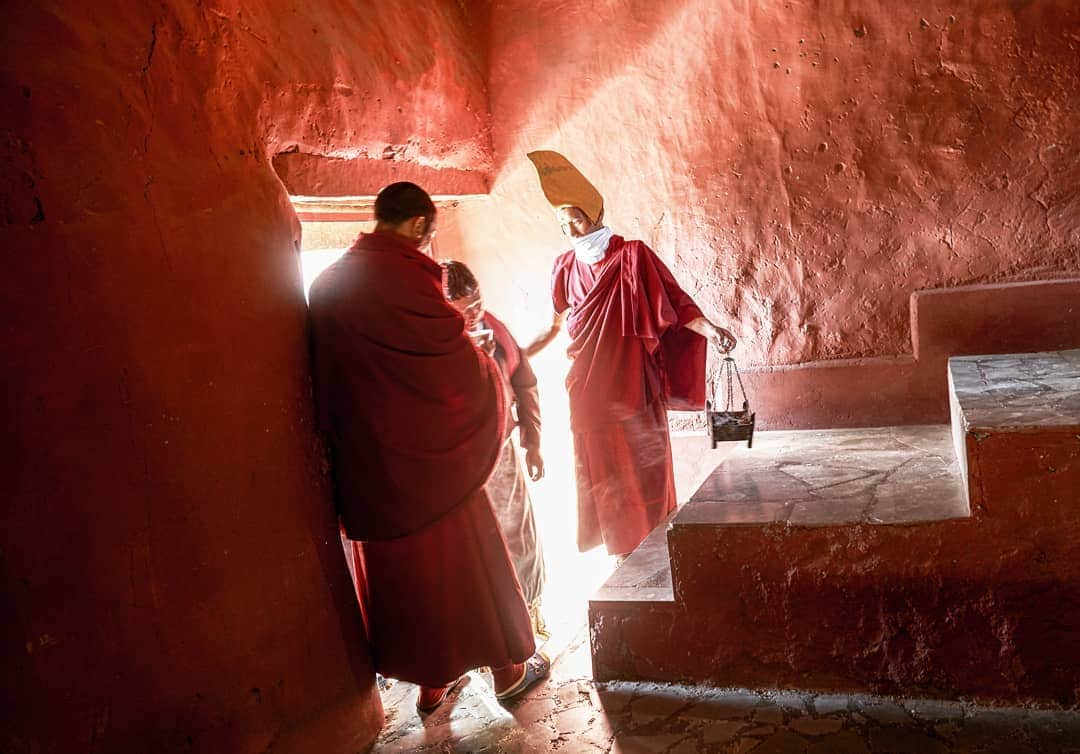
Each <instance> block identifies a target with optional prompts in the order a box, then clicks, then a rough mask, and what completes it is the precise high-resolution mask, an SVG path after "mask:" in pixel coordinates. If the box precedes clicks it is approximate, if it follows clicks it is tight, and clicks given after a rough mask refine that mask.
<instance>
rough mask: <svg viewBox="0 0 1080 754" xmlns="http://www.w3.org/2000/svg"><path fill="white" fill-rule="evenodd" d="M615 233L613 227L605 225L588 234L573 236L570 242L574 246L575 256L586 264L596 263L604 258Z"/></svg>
mask: <svg viewBox="0 0 1080 754" xmlns="http://www.w3.org/2000/svg"><path fill="white" fill-rule="evenodd" d="M613 235H614V233H612V232H611V228H609V227H607V226H606V225H605V226H604V227H603V228H600V229H599V230H594V231H593V232H592V233H590V234H589V235H587V236H581V237H579V238H571V239H570V243H571V244H572V245H573V247H574V256H576V257H577V258H578V259H579V260H580V261H582V262H584V263H585V264H596V263H597V262H599V261H600V260H601V259H603V258H604V254H605V252H607V247H608V242H610V241H611V237H612V236H613Z"/></svg>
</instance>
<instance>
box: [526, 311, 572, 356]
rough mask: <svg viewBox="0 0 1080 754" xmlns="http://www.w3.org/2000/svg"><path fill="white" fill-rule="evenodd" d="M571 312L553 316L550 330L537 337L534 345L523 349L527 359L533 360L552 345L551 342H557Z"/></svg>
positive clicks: (558, 313)
mask: <svg viewBox="0 0 1080 754" xmlns="http://www.w3.org/2000/svg"><path fill="white" fill-rule="evenodd" d="M569 311H570V310H569V309H567V310H566V311H563V312H556V313H555V315H554V316H552V318H551V327H550V328H548V330H547V331H546V332H544V333H542V334H541V335H539V336H537V337H536V339H535V340H533V342H532V343H530V344H529V345H527V346H525V348H524V349H522V350H523V351H524V353H525V357H526V358H532V357H533V356H535V355H536V354H538V353H540V352H541V351H543V350H544V349H545V348H547V347H548V346H549V345H550V344H551V341H553V340H555V338H556V336H558V334H559V331H560V330H562V327H563V324H564V323H565V322H566V315H567V313H568V312H569Z"/></svg>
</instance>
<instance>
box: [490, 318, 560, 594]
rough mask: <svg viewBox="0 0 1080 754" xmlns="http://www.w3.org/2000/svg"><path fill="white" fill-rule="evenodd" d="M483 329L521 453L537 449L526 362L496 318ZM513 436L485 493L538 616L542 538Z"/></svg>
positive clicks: (535, 399)
mask: <svg viewBox="0 0 1080 754" xmlns="http://www.w3.org/2000/svg"><path fill="white" fill-rule="evenodd" d="M484 325H485V326H486V327H490V328H491V331H492V334H493V336H494V337H495V354H494V355H495V361H496V363H498V365H499V368H500V369H501V370H502V373H503V376H504V377H505V378H506V380H507V382H508V383H509V386H510V392H511V393H512V395H513V405H514V413H515V416H516V418H517V426H518V430H519V431H518V438H519V441H520V443H521V447H522V448H524V449H525V450H529V449H531V448H539V447H540V394H539V392H538V390H537V387H536V384H537V381H536V374H535V373H534V372H533V369H532V365H531V364H530V363H529V358H528V357H527V356H526V355H525V354H524V353H522V352H521V346H519V345H518V342H517V341H516V340H515V339H514V336H513V335H511V334H510V330H509V329H507V327H506V325H504V324H503V323H502V321H501V320H500V319H499V318H498V317H496V316H495V315H494V314H492V313H491V312H487V313H485V314H484ZM512 433H513V427H512V426H511V427H510V428H509V431H508V432H507V439H506V442H505V443H504V444H503V449H502V453H501V455H500V456H499V462H498V464H496V466H495V471H494V472H493V473H492V474H491V478H490V479H489V480H488V483H487V492H488V495H489V497H490V498H491V506H492V508H494V510H495V516H496V517H497V518H498V519H499V526H500V527H502V532H503V536H504V537H506V547H507V549H508V550H509V551H510V559H511V561H513V563H514V570H515V572H516V573H517V577H518V583H519V584H521V591H522V593H523V594H524V595H525V602H526V603H527V604H528V605H529V606H530V607H531V608H533V609H534V610H536V611H538V610H539V604H540V596H541V595H542V594H543V591H544V583H545V581H546V580H547V569H546V566H545V565H544V552H543V546H542V545H541V543H540V532H539V531H538V530H537V527H536V517H535V516H534V515H533V506H532V498H531V497H530V496H529V488H528V486H527V485H526V483H525V474H524V472H523V471H522V468H521V460H520V459H519V458H518V453H517V451H516V450H515V449H514V444H513V442H511V440H510V435H511V434H512Z"/></svg>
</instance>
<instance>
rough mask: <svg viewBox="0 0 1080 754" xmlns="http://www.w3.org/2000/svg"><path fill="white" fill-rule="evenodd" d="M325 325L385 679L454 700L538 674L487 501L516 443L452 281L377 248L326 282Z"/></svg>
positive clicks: (368, 245) (366, 249)
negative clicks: (532, 669) (449, 298)
mask: <svg viewBox="0 0 1080 754" xmlns="http://www.w3.org/2000/svg"><path fill="white" fill-rule="evenodd" d="M310 310H311V329H312V341H313V357H314V368H315V397H316V403H317V405H318V416H319V425H320V428H321V430H322V431H323V432H324V434H325V436H326V437H327V440H328V443H329V446H330V450H331V455H332V459H333V473H334V480H335V500H336V503H337V506H338V510H339V512H340V514H341V519H342V525H343V528H344V530H345V533H346V535H347V536H348V538H349V540H350V541H348V542H347V543H346V548H347V551H348V553H349V556H350V558H351V561H352V564H353V566H354V568H353V570H354V578H355V579H356V589H357V594H358V596H359V598H360V606H361V610H362V612H363V615H364V621H365V625H366V627H367V631H368V636H369V638H370V640H371V644H372V655H373V658H374V661H375V668H376V670H378V671H379V672H381V673H383V674H384V675H387V676H390V677H393V678H400V679H402V680H407V681H412V682H414V683H419V684H422V685H425V686H439V685H442V684H445V683H448V682H450V681H452V680H453V679H455V678H457V677H458V676H459V675H461V674H462V673H464V672H465V671H467V670H470V669H472V668H475V667H478V666H481V665H490V666H492V667H500V666H503V665H507V664H510V663H513V662H521V661H523V660H525V659H527V658H528V657H529V656H530V655H531V654H532V653H533V651H534V649H535V645H534V639H533V635H532V627H531V622H530V619H529V614H528V610H527V608H526V606H525V601H524V598H523V597H522V593H521V587H520V585H519V584H518V581H517V577H516V576H515V575H514V569H513V565H512V564H511V562H510V556H509V554H508V553H507V549H506V542H505V540H504V538H503V536H502V533H501V532H500V530H499V525H498V522H497V520H496V518H495V514H494V512H493V511H492V508H491V504H490V502H489V501H488V497H487V495H486V493H485V492H484V489H483V485H484V484H485V482H486V481H487V479H488V476H489V475H490V474H491V471H492V469H493V468H494V466H495V462H496V459H497V457H498V454H499V451H500V448H501V446H502V441H503V437H504V433H505V427H506V413H507V412H506V406H505V403H506V399H505V396H504V395H503V388H502V382H501V380H502V378H501V376H500V374H499V370H498V367H497V366H496V364H495V362H494V360H493V359H491V358H490V357H488V356H487V355H486V354H484V353H482V352H481V351H480V350H478V349H477V348H476V347H475V346H474V345H473V343H472V341H471V340H470V339H469V338H468V336H466V335H465V322H464V320H463V319H462V317H461V315H460V314H458V312H457V311H455V310H454V309H453V308H452V307H451V306H450V305H449V304H447V303H446V301H445V299H444V298H443V293H442V270H441V268H440V267H439V265H438V264H436V263H435V262H433V261H432V260H430V259H428V258H427V257H426V256H424V255H423V254H422V253H420V252H419V251H418V250H417V249H416V248H415V247H414V246H412V245H410V244H408V243H407V242H406V241H405V240H404V239H400V238H398V237H396V236H394V235H390V234H382V233H375V234H370V235H364V236H361V237H360V239H359V240H358V241H357V242H356V244H355V245H354V246H353V248H352V249H350V250H349V252H348V253H347V254H345V255H344V256H343V257H342V258H341V259H340V260H339V261H338V262H336V263H334V264H333V265H332V266H331V267H330V268H328V269H327V270H326V271H325V272H323V274H322V275H320V276H319V278H318V279H317V280H316V281H315V283H314V285H313V286H312V288H311V294H310ZM355 540H365V541H363V542H361V541H355Z"/></svg>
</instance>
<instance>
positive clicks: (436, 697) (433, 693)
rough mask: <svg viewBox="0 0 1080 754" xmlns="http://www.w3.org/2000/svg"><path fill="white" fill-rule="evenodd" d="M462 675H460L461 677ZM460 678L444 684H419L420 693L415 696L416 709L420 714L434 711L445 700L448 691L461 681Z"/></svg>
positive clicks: (448, 693)
mask: <svg viewBox="0 0 1080 754" xmlns="http://www.w3.org/2000/svg"><path fill="white" fill-rule="evenodd" d="M464 677H465V676H461V678H464ZM461 678H458V679H457V680H456V681H454V682H453V683H448V684H446V685H445V686H421V687H420V693H419V695H417V697H416V711H417V712H420V713H422V714H426V713H428V712H434V711H435V709H436V708H438V706H439V705H440V704H442V703H443V702H445V701H446V697H448V696H449V695H450V692H451V691H453V690H454V688H455V687H456V686H457V685H458V684H459V683H461Z"/></svg>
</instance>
